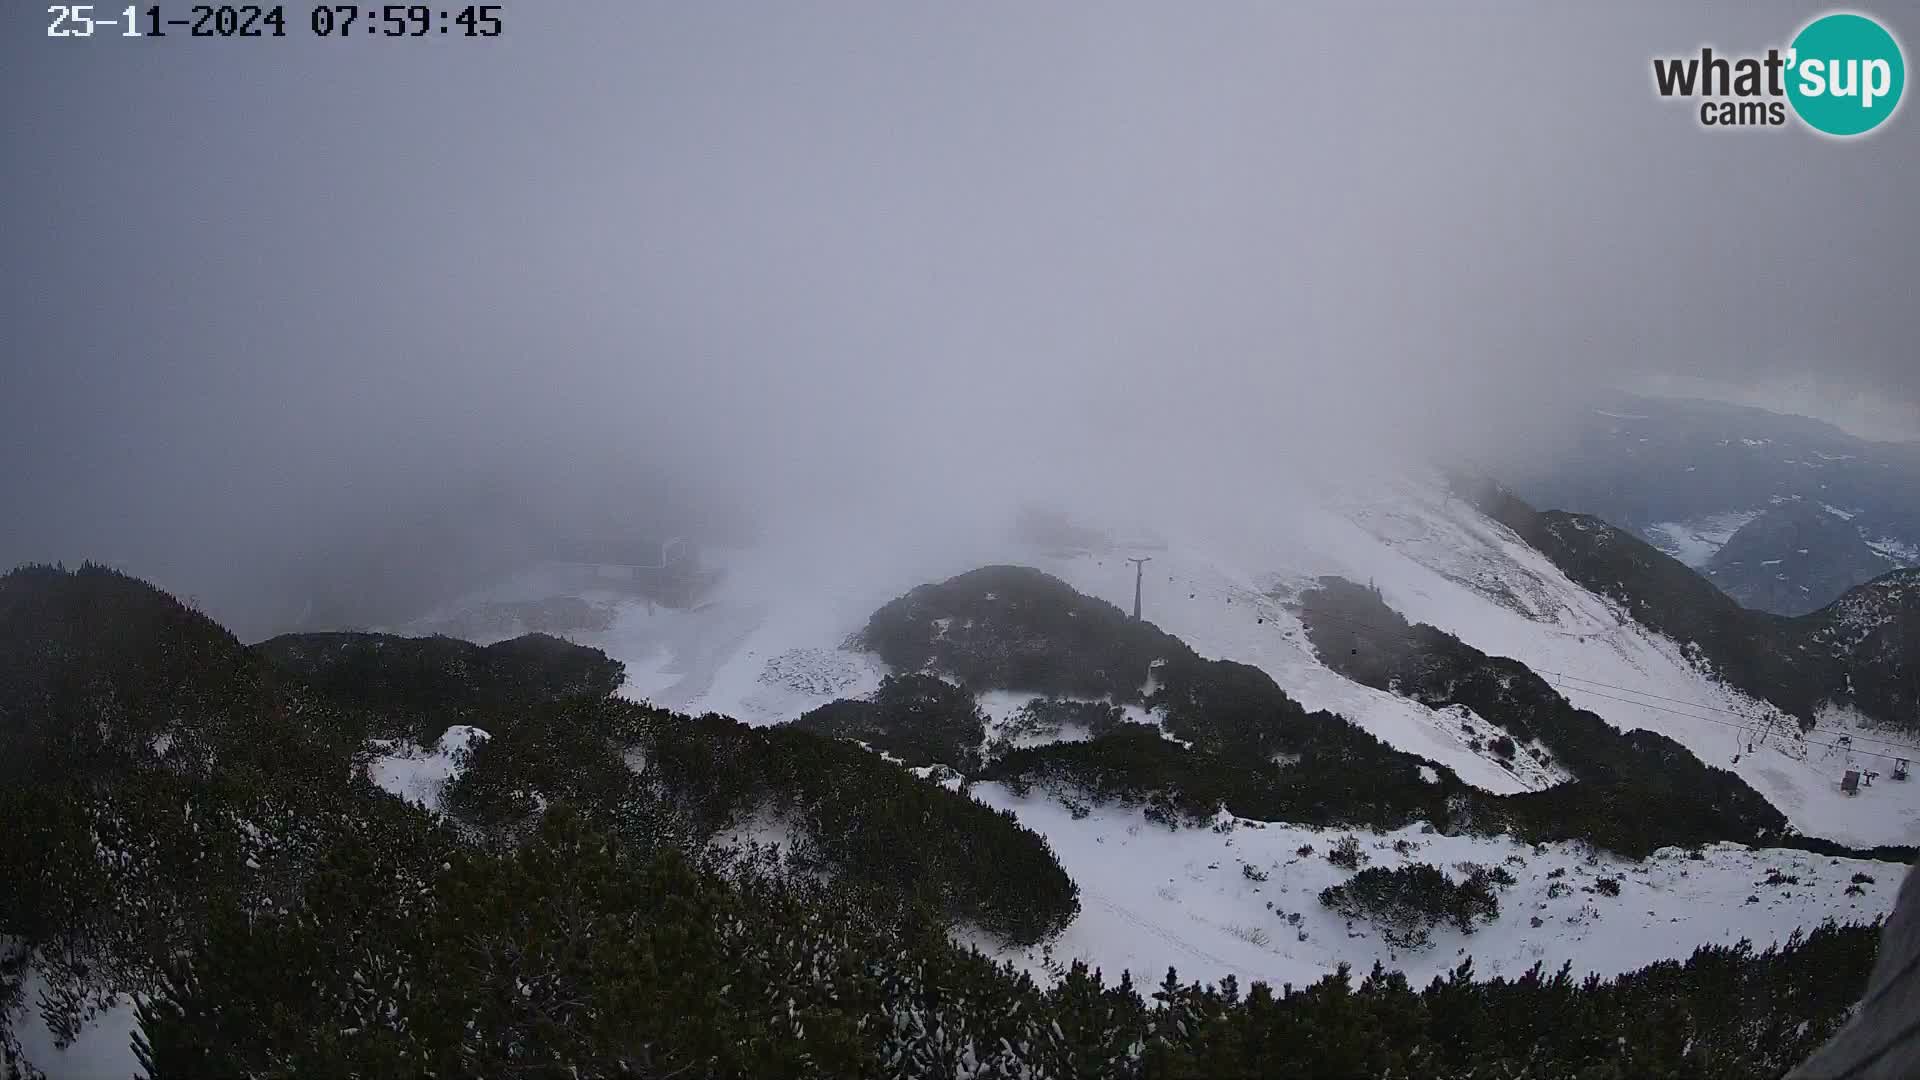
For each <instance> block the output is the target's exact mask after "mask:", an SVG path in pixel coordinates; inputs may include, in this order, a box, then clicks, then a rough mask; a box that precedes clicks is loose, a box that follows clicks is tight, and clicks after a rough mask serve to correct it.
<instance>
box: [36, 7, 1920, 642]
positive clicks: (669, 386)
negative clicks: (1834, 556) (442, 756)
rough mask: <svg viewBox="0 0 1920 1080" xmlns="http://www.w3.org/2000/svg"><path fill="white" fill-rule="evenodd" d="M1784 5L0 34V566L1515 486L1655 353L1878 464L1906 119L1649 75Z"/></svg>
mask: <svg viewBox="0 0 1920 1080" xmlns="http://www.w3.org/2000/svg"><path fill="white" fill-rule="evenodd" d="M1819 10H1822V9H1821V8H1819V7H1817V6H1809V5H1804V4H1759V3H1756V4H1751V5H1743V6H1741V7H1740V8H1738V9H1706V8H1702V9H1698V10H1692V9H1673V8H1666V7H1661V8H1648V9H1645V10H1642V9H1632V10H1628V9H1622V8H1617V7H1614V8H1593V9H1577V10H1575V9H1565V8H1554V9H1548V8H1545V7H1517V6H1515V5H1495V4H1491V3H1478V4H1466V3H1461V4H1450V5H1445V6H1420V7H1414V6H1411V5H1403V4H1391V3H1373V4H1360V5H1341V6H1334V5H1331V4H1327V5H1314V6H1310V7H1309V6H1304V5H1285V6H1283V5H1276V4H1253V3H1224V4H1218V5H1208V6H1206V7H1203V8H1191V7H1169V6H1164V5H1153V4H1145V3H1121V4H1113V5H1101V6H1099V7H1098V8H1094V7H1088V6H1082V5H1048V6H1039V5H1030V4H1012V3H1004V2H990V3H986V4H980V5H969V6H968V7H966V8H965V9H960V8H953V7H945V6H940V5H933V4H925V3H908V4H882V3H878V2H858V3H855V2H835V3H828V4H824V5H809V6H808V7H806V8H805V9H798V8H784V7H775V6H769V5H753V6H749V5H738V4H735V5H728V4H717V5H698V6H681V5H667V4H629V3H580V4H572V5H567V6H565V7H564V8H553V7H537V8H536V7H527V6H520V5H507V6H506V7H505V9H504V20H505V29H504V33H503V35H502V36H501V37H500V38H498V39H491V40H478V41H476V40H464V39H459V38H428V39H421V40H398V41H387V40H384V39H378V38H376V39H369V40H364V41H363V40H344V41H335V40H315V39H314V38H312V36H311V35H310V34H309V33H307V32H306V30H305V28H304V27H300V26H290V33H289V36H288V37H287V38H285V39H283V40H256V41H227V42H221V41H195V40H190V39H185V38H177V37H170V38H168V39H166V40H164V41H128V40H124V39H119V38H115V37H103V38H99V39H93V40H88V41H74V40H49V39H47V38H46V37H44V26H43V25H41V23H43V22H44V14H43V13H42V12H41V11H40V10H39V9H37V8H36V9H32V10H27V9H22V10H21V11H18V12H16V15H15V19H14V26H13V28H12V29H13V32H12V33H10V34H8V35H6V36H5V38H4V41H0V85H3V86H4V89H5V93H4V94H0V124H3V125H4V129H3V130H4V132H5V136H6V145H7V147H8V152H7V153H6V154H5V156H4V165H0V169H4V174H3V175H4V180H5V183H6V187H7V190H8V191H9V192H10V193H11V197H10V198H9V199H7V200H6V201H5V204H4V208H0V228H4V235H6V236H7V237H8V245H7V252H6V254H5V256H4V258H5V260H6V267H7V271H8V273H7V276H6V280H7V287H6V288H5V290H4V294H3V295H4V299H0V325H3V326H5V327H6V328H7V330H8V331H9V332H8V334H7V338H8V345H9V359H8V361H7V374H6V379H5V385H6V392H5V393H4V394H0V432H3V433H4V434H3V435H0V440H4V441H3V442H0V448H3V449H4V453H5V456H6V459H7V461H8V463H9V465H10V466H11V467H10V468H8V469H6V470H5V472H4V476H5V480H4V481H0V484H3V485H4V486H0V506H4V507H5V508H6V511H7V512H6V513H5V514H4V515H0V563H5V564H7V565H12V564H15V563H19V562H23V561H29V560H47V561H51V560H54V559H61V560H65V561H67V562H68V563H70V564H71V563H78V562H80V561H81V560H83V559H89V558H93V559H102V560H108V561H112V562H116V563H119V564H122V565H126V566H127V567H128V568H129V569H132V570H134V571H135V572H137V573H140V574H141V575H142V576H145V577H149V578H151V579H152V580H155V581H156V582H157V583H159V584H162V585H163V586H165V587H168V588H170V589H173V590H175V591H177V592H180V593H182V594H193V595H199V596H201V597H203V599H204V602H205V603H206V605H207V606H208V607H209V609H210V610H212V611H214V612H215V613H216V614H218V615H220V616H222V617H223V618H224V619H226V620H227V621H230V622H231V623H233V624H234V625H236V626H244V627H247V628H248V629H249V630H250V631H251V630H254V629H258V628H259V627H262V626H265V625H268V624H270V623H271V622H272V621H273V620H274V619H277V618H282V617H283V614H284V611H285V610H286V606H287V604H288V602H289V598H290V597H295V596H297V595H299V594H300V593H301V592H302V591H309V590H313V589H316V588H324V587H330V586H328V585H326V584H325V583H328V582H333V583H338V582H340V581H343V580H349V579H352V575H353V573H356V572H358V571H353V570H352V569H351V568H352V567H361V568H363V569H364V567H365V566H366V565H367V564H369V563H372V564H375V565H377V564H378V563H379V561H380V560H381V559H383V558H401V557H403V556H401V555H394V554H392V553H393V552H394V551H396V550H402V551H404V550H406V549H407V548H409V546H414V547H418V546H431V547H432V548H433V549H434V550H433V552H432V555H431V560H430V561H431V562H432V563H433V564H434V565H435V566H437V567H439V568H441V569H446V570H447V571H448V572H449V573H452V572H453V571H454V570H456V569H457V568H458V567H459V566H461V565H463V564H465V563H472V564H473V565H476V566H477V565H483V564H487V563H488V562H489V560H500V559H507V558H511V557H514V555H515V553H516V552H518V551H520V550H522V549H524V548H526V547H527V546H528V545H537V544H538V543H539V542H540V541H539V539H538V538H539V537H541V536H543V535H547V534H548V533H551V532H553V531H556V530H557V531H561V532H564V531H566V530H567V529H569V528H571V527H572V526H573V525H574V524H575V523H576V522H582V521H586V520H588V519H589V518H591V517H593V516H596V515H598V516H605V515H607V514H611V515H612V516H615V517H630V518H634V519H638V520H653V519H661V520H670V521H672V522H673V523H674V525H675V526H676V527H691V528H698V529H702V530H706V531H709V532H711V533H712V534H713V535H717V536H720V535H724V536H745V535H751V534H752V533H753V531H754V530H755V529H756V528H765V527H767V526H768V524H769V523H772V522H778V521H780V520H783V519H784V518H787V517H791V516H793V515H818V514H832V513H838V512H845V513H849V514H857V515H859V516H863V517H868V518H873V519H876V520H901V521H909V522H911V521H915V520H919V519H921V518H923V517H925V516H926V515H928V514H929V512H930V511H931V510H933V509H935V508H940V509H941V511H942V512H946V511H947V510H948V509H949V506H950V505H953V506H967V505H975V504H979V503H982V502H987V501H1000V502H1008V503H1010V502H1013V501H1017V500H1018V499H1019V498H1022V497H1025V496H1027V495H1039V496H1046V495H1048V494H1051V493H1057V492H1059V491H1063V490H1070V491H1074V492H1078V493H1082V494H1089V493H1092V494H1094V495H1097V496H1098V497H1101V498H1111V499H1114V500H1120V499H1127V498H1131V497H1132V495H1133V493H1137V492H1139V491H1148V492H1152V491H1156V490H1161V491H1164V490H1169V489H1180V490H1181V492H1182V493H1183V494H1184V495H1185V496H1186V497H1188V498H1190V499H1207V498H1220V499H1228V498H1234V497H1241V496H1242V495H1243V494H1244V493H1246V492H1253V491H1258V490H1261V489H1262V488H1264V487H1266V486H1267V485H1269V484H1270V482H1271V481H1272V480H1273V478H1274V477H1276V476H1286V475H1289V474H1298V473H1302V472H1305V473H1311V474H1312V475H1313V476H1314V477H1315V478H1316V480H1318V481H1322V482H1324V481H1325V480H1326V479H1327V478H1328V477H1329V476H1333V477H1338V476H1339V475H1340V473H1341V470H1342V469H1344V468H1347V467H1349V466H1351V467H1352V468H1353V470H1354V473H1355V475H1364V474H1366V473H1367V472H1368V470H1369V469H1371V468H1372V466H1373V465H1374V464H1375V463H1376V462H1378V461H1380V460H1399V459H1417V460H1425V459H1433V458H1447V459H1458V458H1463V457H1464V458H1468V459H1471V460H1476V461H1485V462H1487V463H1488V464H1489V467H1492V468H1500V467H1502V465H1503V464H1504V463H1507V462H1512V461H1519V460H1525V461H1528V462H1531V463H1538V462H1539V461H1540V460H1542V459H1543V458H1547V457H1550V455H1551V454H1553V453H1554V452H1556V450H1557V449H1558V448H1559V444H1558V442H1557V440H1558V439H1559V438H1560V436H1561V434H1562V428H1563V425H1562V423H1561V418H1562V417H1563V415H1564V410H1565V409H1567V408H1577V407H1580V406H1581V404H1582V403H1583V402H1587V401H1590V400H1592V399H1593V397H1594V396H1595V395H1597V394H1599V393H1602V392H1605V391H1607V390H1608V389H1610V388H1613V387H1615V386H1619V385H1622V384H1624V383H1630V382H1633V381H1635V380H1645V379H1648V378H1652V379H1655V380H1660V379H1667V380H1680V381H1681V382H1682V383H1684V384H1685V385H1693V386H1696V387H1697V388H1698V387H1715V388H1719V389H1718V390H1716V391H1715V392H1716V393H1719V394H1721V396H1723V397H1724V398H1726V399H1728V400H1742V401H1743V402H1744V403H1748V404H1752V403H1754V402H1756V401H1771V402H1774V403H1775V404H1778V405H1780V406H1781V407H1782V408H1784V409H1787V410H1789V411H1802V410H1804V411H1807V413H1808V414H1809V415H1819V414H1820V413H1825V414H1827V415H1825V416H1823V417H1821V418H1823V419H1830V420H1834V421H1835V422H1837V423H1841V424H1842V425H1843V426H1847V427H1849V428H1850V429H1851V430H1855V431H1856V432H1869V431H1870V432H1875V433H1877V434H1875V435H1874V436H1872V437H1886V436H1887V435H1888V434H1889V433H1891V434H1893V435H1896V436H1898V435H1901V434H1903V433H1904V434H1905V435H1906V436H1907V437H1916V436H1920V362H1916V357H1915V355H1914V351H1913V343H1914V341H1915V340H1916V338H1917V336H1920V306H1916V305H1914V304H1913V303H1912V301H1911V299H1910V296H1909V293H1910V291H1911V282H1912V281H1913V280H1915V273H1914V271H1915V270H1916V255H1915V251H1916V244H1915V241H1916V239H1920V235H1916V234H1920V216H1916V215H1915V214H1914V213H1913V212H1912V210H1911V206H1910V203H1911V200H1912V196H1911V186H1912V177H1914V176H1915V175H1920V170H1916V167H1915V166H1916V165H1917V164H1920V138H1917V137H1916V134H1915V132H1916V127H1915V125H1916V123H1920V121H1916V119H1915V117H1914V115H1913V113H1912V110H1911V108H1907V109H1905V110H1904V111H1903V114H1902V115H1900V116H1897V117H1895V119H1894V120H1893V121H1892V122H1891V123H1890V124H1889V125H1888V127H1887V129H1886V130H1884V131H1881V132H1877V133H1875V134H1874V135H1873V136H1872V137H1870V138H1868V139H1865V140H1862V141H1858V142H1853V143H1841V142H1836V141H1830V140H1824V139H1820V138H1816V137H1813V136H1811V135H1810V134H1808V133H1806V132H1804V131H1797V130H1768V131H1747V132H1714V131H1708V130H1703V129H1702V128H1701V127H1700V126H1699V125H1698V124H1697V123H1696V122H1695V121H1694V119H1693V118H1692V117H1691V116H1690V115H1688V114H1687V112H1686V110H1685V108H1684V107H1683V106H1676V105H1675V103H1673V102H1666V101H1661V100H1659V99H1657V98H1656V97H1655V95H1654V94H1653V92H1652V89H1651V86H1650V77H1649V67H1648V65H1649V61H1650V59H1651V58H1652V57H1653V56H1656V55H1663V54H1672V53H1680V52H1685V51H1687V50H1689V49H1696V48H1698V47H1699V45H1700V44H1702V43H1703V42H1711V43H1713V44H1714V45H1715V46H1716V47H1719V48H1725V49H1730V50H1732V49H1764V48H1765V47H1767V46H1768V45H1770V44H1778V43H1780V42H1781V41H1783V40H1784V39H1785V38H1786V37H1787V36H1788V35H1790V34H1791V32H1792V31H1793V30H1794V29H1795V28H1796V27H1797V26H1798V25H1799V24H1800V23H1801V22H1802V21H1804V20H1805V18H1806V17H1808V16H1809V15H1811V14H1814V13H1816V12H1818V11H1819ZM1876 14H1877V15H1879V16H1880V17H1882V18H1883V20H1884V21H1885V22H1887V23H1888V25H1890V26H1891V27H1892V28H1893V29H1894V30H1895V32H1896V33H1898V34H1900V35H1901V36H1902V39H1903V41H1916V40H1920V22H1917V21H1916V20H1915V19H1914V17H1913V15H1912V13H1911V12H1910V11H1906V10H1900V11H1890V12H1876ZM300 17H301V13H300V12H293V13H290V15H289V20H290V23H292V22H295V21H297V20H298V18H300ZM1689 380H1690V382H1689ZM1195 478H1202V480H1201V481H1200V482H1196V480H1195ZM383 553H385V554H383ZM315 583H321V584H315Z"/></svg>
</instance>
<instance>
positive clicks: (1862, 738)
mask: <svg viewBox="0 0 1920 1080" xmlns="http://www.w3.org/2000/svg"><path fill="white" fill-rule="evenodd" d="M1314 617H1315V618H1319V619H1326V620H1328V621H1329V622H1337V623H1342V624H1345V625H1347V626H1350V627H1357V628H1360V629H1364V630H1372V631H1375V632H1377V633H1380V634H1385V635H1390V636H1397V637H1400V638H1401V639H1402V640H1404V641H1406V642H1408V643H1413V644H1417V643H1418V639H1417V638H1415V637H1414V635H1413V634H1412V632H1411V630H1397V629H1394V628H1393V627H1387V626H1381V625H1379V624H1378V623H1369V622H1366V621H1364V620H1360V619H1353V618H1348V617H1346V616H1342V615H1331V614H1326V613H1316V614H1315V616H1314ZM1532 670H1533V671H1535V672H1536V673H1538V674H1541V675H1551V676H1555V677H1558V678H1562V679H1567V680H1569V681H1572V682H1579V683H1587V684H1591V685H1592V686H1600V687H1605V688H1606V689H1608V690H1618V691H1620V692H1622V693H1627V694H1638V695H1640V696H1642V697H1649V698H1654V699H1657V700H1660V701H1666V702H1671V703H1673V704H1675V705H1685V706H1687V707H1688V708H1693V709H1705V710H1708V711H1711V712H1717V713H1721V714H1723V715H1726V716H1735V717H1740V718H1741V719H1742V720H1743V721H1744V722H1743V723H1734V722H1732V721H1729V720H1720V719H1717V718H1715V717H1711V716H1700V715H1698V714H1696V713H1686V712H1679V711H1677V710H1674V709H1669V708H1664V707H1662V706H1659V705H1655V704H1653V703H1651V702H1647V701H1634V700H1631V699H1628V698H1617V697H1612V696H1610V695H1607V694H1602V693H1600V692H1599V691H1597V690H1591V689H1588V688H1587V687H1586V686H1576V687H1571V688H1570V689H1574V690H1579V691H1580V692H1581V693H1583V694H1591V695H1592V696H1594V697H1597V698H1602V699H1605V700H1607V701H1617V702H1620V703H1621V704H1623V705H1638V706H1640V707H1641V708H1643V709H1652V710H1653V711H1655V712H1664V713H1668V714H1671V715H1674V716H1683V717H1687V718H1689V719H1693V720H1703V721H1706V722H1707V723H1710V724H1721V725H1724V726H1726V727H1734V728H1747V727H1752V726H1754V725H1755V724H1759V723H1763V722H1767V721H1765V720H1763V719H1761V718H1752V717H1747V716H1746V715H1745V714H1744V713H1740V712H1736V711H1735V710H1733V709H1726V708H1721V707H1719V706H1717V705H1708V704H1704V703H1701V702H1693V701H1683V700H1681V699H1679V698H1670V697H1665V696H1663V695H1660V694H1655V693H1653V692H1651V691H1648V690H1636V689H1634V688H1633V687H1630V686H1615V685H1614V684H1612V683H1604V682H1600V681H1599V680H1597V679H1587V678H1582V677H1580V676H1578V675H1568V674H1566V673H1565V672H1558V671H1548V670H1547V669H1545V668H1532ZM1776 708H1777V706H1776ZM1806 730H1807V731H1810V732H1819V733H1821V734H1824V735H1833V736H1835V737H1839V738H1845V739H1848V740H1850V742H1871V743H1875V744H1877V745H1880V746H1890V747H1893V748H1894V749H1896V750H1904V751H1906V752H1907V756H1908V757H1910V758H1911V757H1920V747H1915V746H1912V745H1909V744H1907V743H1899V742H1893V741H1890V740H1887V739H1876V738H1873V737H1872V736H1868V735H1856V734H1854V733H1853V732H1850V731H1837V730H1835V729H1833V728H1823V727H1818V726H1816V727H1812V728H1808V729H1806ZM1807 743H1808V745H1810V746H1835V745H1837V744H1834V743H1824V742H1814V741H1812V740H1807ZM1856 752H1857V753H1862V754H1866V753H1870V751H1866V750H1859V751H1856ZM1873 756H1874V757H1884V758H1887V759H1889V760H1896V761H1897V760H1899V759H1898V758H1897V757H1895V756H1894V755H1890V754H1873Z"/></svg>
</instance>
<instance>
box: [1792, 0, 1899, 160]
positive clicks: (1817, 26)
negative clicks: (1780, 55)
mask: <svg viewBox="0 0 1920 1080" xmlns="http://www.w3.org/2000/svg"><path fill="white" fill-rule="evenodd" d="M1787 63H1788V65H1789V68H1788V79H1787V100H1788V101H1791V102H1792V103H1793V111H1794V112H1796V113H1799V114H1800V119H1802V120H1804V121H1806V123H1807V126H1809V127H1811V128H1813V129H1814V130H1816V131H1821V132H1825V133H1826V134H1828V135H1839V136H1848V135H1864V134H1866V133H1867V132H1869V131H1872V130H1873V129H1874V128H1876V127H1879V126H1880V124H1881V123H1882V122H1883V121H1885V120H1886V118H1887V117H1889V116H1892V115H1893V110H1894V109H1895V108H1897V107H1898V106H1899V104H1900V91H1901V90H1903V89H1905V87H1906V84H1907V65H1906V61H1905V59H1904V58H1903V57H1902V56H1901V55H1900V43H1899V42H1897V41H1895V40H1893V35H1892V34H1890V33H1888V32H1887V30H1886V28H1885V27H1883V26H1881V25H1880V24H1879V23H1877V22H1875V21H1873V20H1872V19H1869V18H1867V17H1866V16H1865V15H1854V14H1851V13H1840V14H1834V15H1823V16H1821V17H1820V18H1818V19H1815V20H1813V21H1812V22H1810V23H1808V24H1807V25H1806V27H1805V28H1804V29H1802V30H1801V31H1800V33H1799V35H1798V36H1796V37H1795V38H1794V39H1793V45H1792V47H1791V51H1790V52H1789V53H1788V61H1787Z"/></svg>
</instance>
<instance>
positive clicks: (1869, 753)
mask: <svg viewBox="0 0 1920 1080" xmlns="http://www.w3.org/2000/svg"><path fill="white" fill-rule="evenodd" d="M1583 693H1588V694H1592V695H1593V696H1594V697H1597V698H1604V699H1605V700H1608V701H1618V702H1621V703H1622V704H1626V705H1638V706H1640V707H1641V708H1643V709H1652V710H1653V711H1655V712H1663V713H1671V714H1673V715H1674V716H1684V717H1686V718H1687V719H1689V720H1704V721H1706V722H1707V723H1709V724H1721V725H1724V726H1726V727H1731V728H1744V727H1745V726H1746V725H1744V724H1736V723H1734V722H1732V721H1731V720H1718V719H1715V718H1714V717H1711V716H1695V715H1694V714H1692V713H1683V712H1677V711H1675V710H1673V709H1663V708H1660V707H1659V706H1657V705H1648V704H1646V703H1645V702H1642V701H1629V700H1627V699H1626V698H1617V697H1611V696H1609V695H1607V694H1601V693H1597V692H1595V691H1592V690H1587V691H1583ZM1802 741H1804V742H1805V743H1806V745H1808V746H1823V747H1826V748H1827V749H1829V750H1845V751H1847V752H1848V753H1851V754H1857V755H1859V756H1861V757H1874V758H1881V759H1883V760H1886V761H1900V760H1902V759H1901V758H1899V757H1896V756H1894V755H1893V754H1882V753H1880V752H1879V751H1877V750H1862V749H1860V748H1859V747H1856V746H1853V745H1851V744H1847V745H1842V744H1840V743H1830V742H1820V741H1818V740H1815V739H1805V740H1802Z"/></svg>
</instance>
